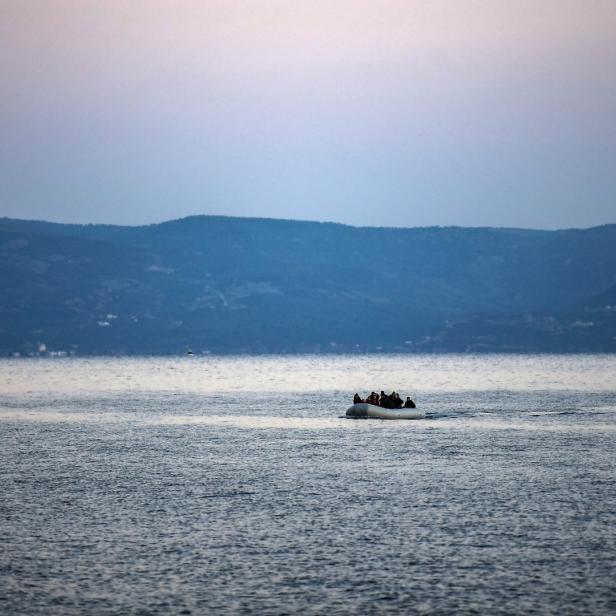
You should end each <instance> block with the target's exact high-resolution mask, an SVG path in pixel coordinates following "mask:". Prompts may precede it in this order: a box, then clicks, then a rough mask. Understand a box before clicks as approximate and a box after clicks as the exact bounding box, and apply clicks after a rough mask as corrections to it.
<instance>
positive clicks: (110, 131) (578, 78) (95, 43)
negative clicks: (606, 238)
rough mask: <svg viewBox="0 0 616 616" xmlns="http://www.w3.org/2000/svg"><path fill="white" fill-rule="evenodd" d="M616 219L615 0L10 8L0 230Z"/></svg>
mask: <svg viewBox="0 0 616 616" xmlns="http://www.w3.org/2000/svg"><path fill="white" fill-rule="evenodd" d="M189 214H229V215H240V216H273V217H284V218H300V219H313V220H333V221H339V222H345V223H350V224H355V225H368V224H369V225H386V226H390V225H395V226H416V225H465V226H468V225H482V226H483V225H494V226H521V227H537V228H557V227H571V226H575V227H579V226H591V225H596V224H601V223H605V222H616V0H578V1H570V0H516V1H513V0H482V1H480V0H430V1H428V0H425V1H418V0H371V1H368V0H345V1H343V0H305V1H300V0H253V1H250V0H244V1H240V0H199V1H196V0H195V1H187V0H168V1H156V0H122V1H119V0H81V1H76V0H75V1H69V0H38V1H37V0H0V215H5V216H12V217H22V218H42V219H47V220H58V221H71V222H109V223H122V224H140V223H146V222H157V221H162V220H166V219H170V218H178V217H181V216H186V215H189Z"/></svg>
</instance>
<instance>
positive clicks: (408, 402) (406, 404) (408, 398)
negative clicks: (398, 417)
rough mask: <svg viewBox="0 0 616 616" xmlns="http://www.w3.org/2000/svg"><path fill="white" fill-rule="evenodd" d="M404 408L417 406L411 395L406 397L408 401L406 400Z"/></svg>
mask: <svg viewBox="0 0 616 616" xmlns="http://www.w3.org/2000/svg"><path fill="white" fill-rule="evenodd" d="M404 408H405V409H414V408H417V407H416V406H415V403H414V402H413V401H412V400H411V398H410V397H409V396H407V397H406V401H405V402H404Z"/></svg>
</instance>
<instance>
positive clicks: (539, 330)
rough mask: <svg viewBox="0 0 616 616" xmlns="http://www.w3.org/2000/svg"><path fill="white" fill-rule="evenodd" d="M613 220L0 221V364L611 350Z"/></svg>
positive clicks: (615, 281) (614, 321) (615, 282)
mask: <svg viewBox="0 0 616 616" xmlns="http://www.w3.org/2000/svg"><path fill="white" fill-rule="evenodd" d="M615 247H616V225H605V226H602V227H595V228H592V229H584V230H578V229H571V230H562V231H530V230H521V229H491V228H475V229H466V228H453V227H452V228H416V229H393V228H356V227H349V226H344V225H338V224H331V223H313V222H298V221H285V220H268V219H248V218H228V217H216V216H198V217H190V218H185V219H182V220H174V221H170V222H166V223H162V224H158V225H149V226H144V227H117V226H107V225H61V224H52V223H46V222H37V221H24V220H12V219H6V218H5V219H0V284H1V287H2V296H1V299H0V315H1V319H0V353H2V354H4V355H7V354H13V353H21V354H32V353H37V352H39V349H40V348H43V347H42V346H41V345H42V344H44V345H45V348H46V349H47V351H55V352H58V351H62V352H75V353H77V354H167V353H178V352H184V351H185V350H186V349H188V348H191V349H193V350H194V351H195V352H212V353H267V352H324V351H335V352H349V351H358V352H371V351H385V352H387V351H441V352H442V351H469V350H470V351H564V352H576V351H595V352H596V351H605V352H614V351H616V338H615V336H616V308H612V306H613V305H616V300H615V299H614V294H615V292H616V291H615V290H616V248H615Z"/></svg>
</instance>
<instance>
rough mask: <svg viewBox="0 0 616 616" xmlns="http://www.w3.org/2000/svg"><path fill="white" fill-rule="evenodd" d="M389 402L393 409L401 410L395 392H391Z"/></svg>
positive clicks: (400, 403)
mask: <svg viewBox="0 0 616 616" xmlns="http://www.w3.org/2000/svg"><path fill="white" fill-rule="evenodd" d="M391 401H392V403H393V405H394V408H395V409H401V408H402V404H403V403H402V400H401V399H400V396H399V395H398V392H397V391H392V392H391Z"/></svg>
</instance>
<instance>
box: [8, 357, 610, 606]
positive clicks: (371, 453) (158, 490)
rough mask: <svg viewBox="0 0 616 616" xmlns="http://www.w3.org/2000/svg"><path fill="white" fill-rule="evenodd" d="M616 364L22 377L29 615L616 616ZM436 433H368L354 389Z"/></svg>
mask: <svg viewBox="0 0 616 616" xmlns="http://www.w3.org/2000/svg"><path fill="white" fill-rule="evenodd" d="M615 375H616V358H610V357H606V356H598V357H595V356H576V357H560V356H547V357H545V356H541V357H524V356H514V357H512V356H487V357H463V356H453V357H452V356H442V357H371V358H362V357H339V358H335V357H327V358H319V357H299V358H298V357H282V358H274V357H267V358H254V359H250V358H245V357H243V358H235V359H233V358H225V359H220V358H181V359H180V360H174V359H152V360H149V359H130V360H124V359H120V360H111V359H101V360H97V359H89V360H81V359H79V360H66V361H65V360H61V361H30V360H26V361H6V362H0V382H2V383H3V384H5V385H3V391H2V396H1V397H0V489H1V498H0V512H1V514H2V520H3V523H2V525H0V606H1V609H2V611H3V613H7V614H13V613H14V614H62V615H65V614H66V615H72V614H75V615H77V614H83V613H88V614H120V613H122V614H123V613H126V614H139V613H143V614H169V613H177V614H180V613H184V614H204V613H208V614H210V613H214V614H217V613H220V614H252V613H266V614H288V613H307V614H310V613H315V614H316V613H327V614H329V613H340V614H348V613H358V614H363V613H376V612H379V613H381V612H384V613H387V612H390V613H405V614H406V613H439V614H454V613H455V614H476V613H481V614H513V613H515V614H519V613H558V614H560V613H570V614H613V613H615V612H616V587H615V585H614V582H613V571H614V568H615V566H616V533H614V528H616V482H615V479H614V468H615V466H616V412H615V411H616V383H615V382H614V381H615ZM382 388H383V389H394V388H395V389H397V390H399V391H400V392H401V393H402V392H406V391H408V392H409V393H410V394H411V395H413V397H415V398H416V399H417V401H418V402H419V406H420V407H421V408H423V409H424V410H426V412H427V414H428V418H427V419H425V420H413V421H382V420H370V419H366V420H351V419H346V418H343V417H341V416H343V415H344V412H345V410H346V408H347V407H348V406H349V404H350V398H351V396H352V394H353V393H354V392H355V391H366V390H371V389H379V390H380V389H382Z"/></svg>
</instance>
